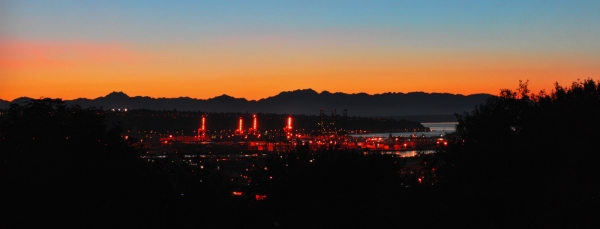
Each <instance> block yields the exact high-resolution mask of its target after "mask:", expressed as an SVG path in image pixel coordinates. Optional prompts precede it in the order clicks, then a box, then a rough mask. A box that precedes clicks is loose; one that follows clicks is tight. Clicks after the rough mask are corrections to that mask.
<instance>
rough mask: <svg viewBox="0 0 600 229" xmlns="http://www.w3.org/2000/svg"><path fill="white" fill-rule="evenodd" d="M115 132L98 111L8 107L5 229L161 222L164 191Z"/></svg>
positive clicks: (3, 137) (0, 126)
mask: <svg viewBox="0 0 600 229" xmlns="http://www.w3.org/2000/svg"><path fill="white" fill-rule="evenodd" d="M119 134H120V130H119V129H118V126H108V125H107V124H106V122H105V120H104V116H103V112H102V111H101V110H98V109H82V108H80V107H77V106H66V105H65V104H64V103H63V102H62V101H61V100H53V99H43V100H32V101H31V102H30V103H28V104H26V105H23V106H20V105H16V104H13V105H11V107H10V109H9V110H8V112H7V113H6V114H5V115H4V116H3V117H2V120H0V159H1V162H0V163H1V164H2V165H1V166H0V167H1V168H0V170H1V171H0V182H1V186H2V189H1V191H0V195H1V203H0V205H1V206H0V208H2V212H3V215H2V219H3V220H2V224H3V225H5V226H14V227H25V226H31V225H45V226H50V227H53V226H78V227H90V226H106V227H112V226H117V225H119V226H133V225H131V224H122V223H126V222H129V223H133V222H135V225H140V223H141V224H143V223H144V222H145V221H144V220H140V219H144V218H146V217H156V216H159V215H160V210H161V209H163V208H161V207H160V205H162V204H164V203H161V202H160V200H161V199H160V196H161V195H164V194H166V191H165V189H164V188H162V187H165V186H162V185H161V184H162V183H161V179H160V177H159V176H156V175H153V174H152V172H151V170H149V169H147V167H146V165H144V164H143V163H142V162H141V161H139V159H138V158H139V157H138V152H137V151H136V149H135V148H133V147H130V146H129V145H128V144H127V143H126V142H125V141H124V140H123V139H122V138H121V137H120V135H119ZM166 187H168V184H167V185H166ZM147 199H153V200H154V201H153V202H148V201H147ZM150 209H151V210H150Z"/></svg>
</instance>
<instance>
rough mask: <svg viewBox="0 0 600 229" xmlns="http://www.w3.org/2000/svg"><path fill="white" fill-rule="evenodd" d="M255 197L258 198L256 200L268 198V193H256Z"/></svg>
mask: <svg viewBox="0 0 600 229" xmlns="http://www.w3.org/2000/svg"><path fill="white" fill-rule="evenodd" d="M254 197H255V198H256V200H258V201H261V200H265V199H266V198H267V195H261V194H256V195H255V196H254Z"/></svg>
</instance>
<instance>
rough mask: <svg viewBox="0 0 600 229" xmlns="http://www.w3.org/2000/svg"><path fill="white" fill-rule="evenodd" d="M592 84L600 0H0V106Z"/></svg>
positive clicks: (597, 69)
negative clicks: (20, 101) (118, 97)
mask: <svg viewBox="0 0 600 229" xmlns="http://www.w3.org/2000/svg"><path fill="white" fill-rule="evenodd" d="M586 78H594V79H596V80H599V79H600V1H596V0H591V1H549V0H546V1H534V0H527V1H523V0H518V1H511V0H500V1H449V0H448V1H350V0H344V1H323V0H321V1H177V2H174V1H148V0H144V1H133V0H127V1H107V0H103V1H81V0H78V1H27V0H19V1H11V0H0V98H1V99H5V100H12V99H15V98H17V97H21V96H28V97H33V98H38V97H41V96H44V97H52V98H63V99H74V98H79V97H84V98H96V97H99V96H104V95H106V94H108V93H110V92H112V91H123V92H125V93H127V94H128V95H130V96H137V95H143V96H151V97H180V96H188V97H193V98H201V99H206V98H212V97H215V96H218V95H221V94H228V95H231V96H234V97H244V98H247V99H260V98H266V97H268V96H273V95H276V94H277V93H279V92H281V91H290V90H295V89H305V88H312V89H314V90H316V91H323V90H328V91H330V92H346V93H358V92H366V93H369V94H376V93H383V92H412V91H425V92H448V93H454V94H473V93H491V94H498V93H499V90H500V89H501V88H509V89H514V88H516V87H517V86H518V81H519V80H529V85H530V89H532V90H533V91H536V92H537V91H539V90H541V89H546V90H547V91H551V89H552V88H553V84H554V82H559V83H560V84H561V85H564V86H568V85H570V83H571V82H573V81H575V80H577V79H586Z"/></svg>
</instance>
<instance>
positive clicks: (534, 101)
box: [0, 80, 600, 228]
mask: <svg viewBox="0 0 600 229" xmlns="http://www.w3.org/2000/svg"><path fill="white" fill-rule="evenodd" d="M599 95H600V87H599V85H598V82H595V81H592V80H586V81H582V82H576V83H574V84H573V85H571V86H570V87H567V88H563V87H561V86H558V85H557V86H556V88H555V90H554V91H553V92H551V93H549V94H537V95H535V94H531V93H530V92H529V91H528V90H527V87H526V84H521V85H520V87H519V89H517V90H516V91H512V90H504V91H503V93H502V94H501V95H500V96H498V97H493V98H491V99H489V100H488V101H487V103H485V104H483V105H481V106H479V107H477V108H476V109H475V110H474V111H473V112H470V113H465V114H461V115H458V117H457V118H458V122H459V124H458V126H457V133H456V135H455V137H454V138H453V139H452V141H451V144H449V149H448V150H445V151H440V152H438V153H437V154H433V155H424V156H420V157H416V158H398V157H392V156H389V155H380V154H373V155H365V154H363V153H360V152H346V151H319V152H308V151H305V150H303V149H301V148H298V149H297V150H293V151H290V152H288V153H284V154H277V155H274V157H270V158H267V159H265V160H263V161H260V163H262V164H260V166H258V165H259V164H258V163H259V162H258V161H257V164H256V165H257V167H261V168H262V167H263V166H264V169H256V170H252V171H251V172H249V173H248V176H250V177H251V178H252V179H251V180H252V181H251V182H249V183H248V184H247V185H246V187H244V188H240V189H237V190H239V191H244V193H245V194H244V195H242V196H232V192H231V191H232V190H231V186H230V182H229V181H227V180H224V179H223V177H224V176H225V175H226V174H224V173H223V171H222V170H219V169H220V168H221V167H218V168H219V169H217V167H216V166H215V167H214V168H210V169H209V168H207V169H205V170H201V171H200V170H198V167H197V166H196V167H194V166H191V165H188V164H183V163H177V162H175V160H173V161H171V159H169V160H163V161H159V160H157V161H155V162H153V163H148V162H147V161H143V160H141V159H140V157H139V156H140V155H143V154H144V150H142V149H141V148H140V145H137V143H136V142H137V141H136V140H135V139H132V138H129V139H127V140H124V139H123V138H122V137H120V135H119V133H120V132H121V131H122V130H120V129H119V126H109V125H107V124H106V120H105V117H103V115H102V114H103V113H102V112H100V111H99V110H96V109H82V108H79V107H69V106H66V105H65V104H64V103H62V102H61V101H57V100H48V99H46V100H34V101H33V102H32V103H31V104H28V105H24V106H17V105H13V106H12V107H11V108H10V110H9V111H8V112H7V113H5V114H3V115H2V120H1V122H0V128H1V129H0V136H1V139H2V140H1V141H0V149H2V150H1V151H0V157H1V159H2V161H1V163H2V166H1V167H0V169H1V171H0V172H1V175H0V179H1V180H0V182H2V187H3V188H2V190H1V193H0V194H1V195H2V196H3V198H2V199H1V200H0V201H1V203H0V208H2V212H5V213H4V217H3V225H7V227H10V228H22V227H25V226H31V225H43V226H50V227H52V226H61V227H64V226H67V227H68V226H76V227H153V228H155V227H163V228H164V227H169V228H171V227H209V228H277V227H283V228H290V227H291V228H307V227H308V228H314V227H317V228H319V227H320V228H322V227H349V226H352V227H383V228H390V227H391V228H398V227H409V228H414V227H438V228H439V227H443V228H448V227H465V228H490V227H492V228H507V227H508V228H515V227H519V228H520V227H536V228H539V227H543V228H547V227H559V228H565V227H566V228H595V227H597V226H598V225H599V224H598V219H597V218H598V217H597V216H598V215H599V213H600V209H599V206H600V205H599V203H598V198H599V197H598V193H600V192H599V191H600V189H599V187H600V186H599V184H600V179H599V177H598V175H597V174H598V171H597V170H598V166H597V165H596V164H597V162H598V159H599V158H598V153H597V152H600V150H599V148H600V146H599V145H598V144H597V143H596V142H597V139H598V138H599V137H600V136H599V133H598V132H597V131H596V130H598V129H600V121H599V119H598V117H600V97H599ZM278 156H279V157H278ZM221 165H223V166H224V167H225V166H235V164H234V163H223V164H221ZM266 168H268V169H266ZM200 181H202V182H200ZM255 194H257V195H259V194H260V195H265V196H266V198H265V199H261V200H258V199H259V198H258V197H255Z"/></svg>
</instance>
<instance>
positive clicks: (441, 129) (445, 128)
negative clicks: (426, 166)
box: [351, 122, 458, 138]
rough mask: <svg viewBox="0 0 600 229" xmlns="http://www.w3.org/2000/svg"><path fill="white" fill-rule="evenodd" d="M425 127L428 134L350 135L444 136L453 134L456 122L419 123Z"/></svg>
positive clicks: (382, 134) (380, 135)
mask: <svg viewBox="0 0 600 229" xmlns="http://www.w3.org/2000/svg"><path fill="white" fill-rule="evenodd" d="M421 124H423V126H425V127H429V129H430V130H431V131H430V132H424V131H416V132H392V133H369V134H352V135H351V136H353V137H379V138H387V137H388V136H389V135H390V134H392V136H404V137H410V136H412V135H416V136H418V137H421V136H423V135H424V136H425V137H433V136H442V137H443V136H445V135H446V134H449V133H453V132H455V131H456V124H458V122H425V123H421Z"/></svg>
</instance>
